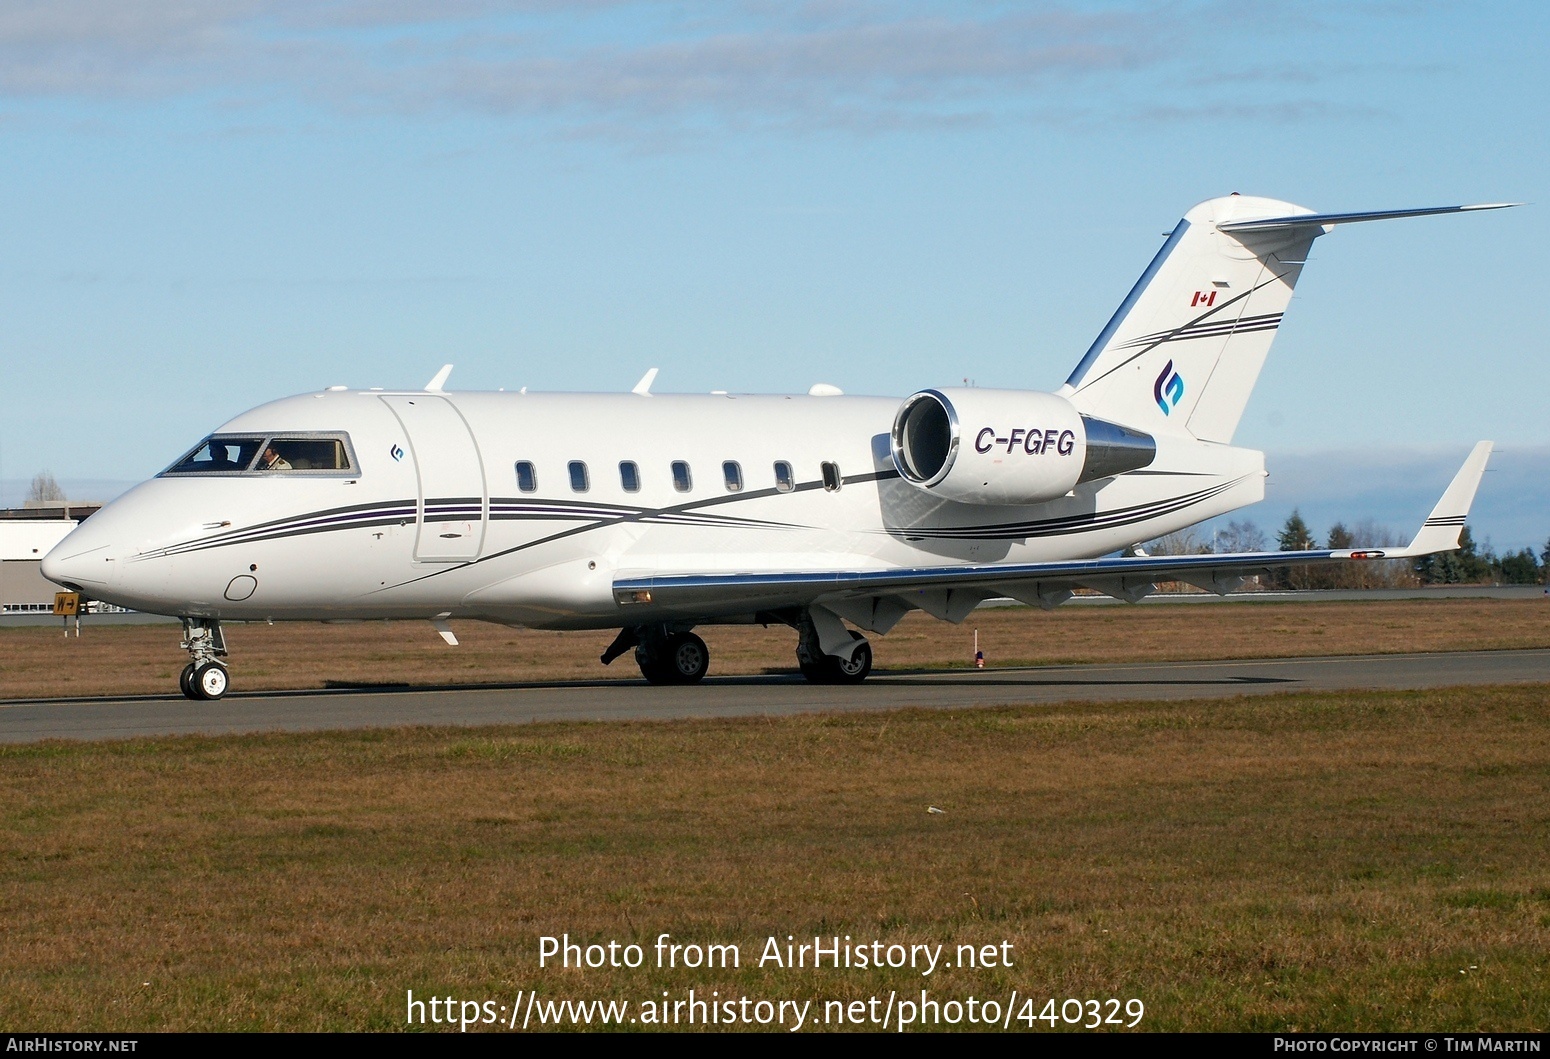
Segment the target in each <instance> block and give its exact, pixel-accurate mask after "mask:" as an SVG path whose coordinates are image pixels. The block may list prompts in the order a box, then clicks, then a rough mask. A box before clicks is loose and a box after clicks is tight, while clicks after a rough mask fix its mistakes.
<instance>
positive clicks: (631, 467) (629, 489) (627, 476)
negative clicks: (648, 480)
mask: <svg viewBox="0 0 1550 1059" xmlns="http://www.w3.org/2000/svg"><path fill="white" fill-rule="evenodd" d="M619 484H620V485H622V486H624V491H625V492H626V493H638V492H640V468H639V467H637V466H636V465H635V461H634V460H625V461H624V462H623V463H621V464H619Z"/></svg>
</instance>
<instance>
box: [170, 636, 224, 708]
mask: <svg viewBox="0 0 1550 1059" xmlns="http://www.w3.org/2000/svg"><path fill="white" fill-rule="evenodd" d="M180 646H181V647H182V648H183V650H185V651H187V652H188V656H189V658H190V659H192V661H190V662H189V663H188V665H186V666H184V667H183V672H182V674H181V675H179V677H178V688H179V689H180V690H181V691H182V692H183V694H184V695H185V696H187V697H188V698H190V699H205V700H215V699H219V698H220V697H221V696H222V695H225V694H226V688H227V685H228V684H229V683H230V681H229V679H228V677H227V673H226V667H225V666H224V665H222V664H221V663H220V662H218V661H216V659H218V658H224V657H226V636H225V634H224V633H222V632H221V623H220V622H218V621H214V620H212V619H209V618H184V619H183V643H182V644H181V645H180Z"/></svg>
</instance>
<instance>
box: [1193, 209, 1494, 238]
mask: <svg viewBox="0 0 1550 1059" xmlns="http://www.w3.org/2000/svg"><path fill="white" fill-rule="evenodd" d="M1521 205H1523V203H1521V202H1482V203H1479V204H1477V205H1474V206H1428V207H1426V208H1424V209H1419V210H1367V211H1364V212H1361V213H1302V214H1296V215H1294V216H1291V217H1265V218H1263V219H1261V220H1257V221H1228V222H1227V223H1225V224H1218V225H1217V226H1216V228H1217V231H1221V232H1278V231H1284V230H1285V229H1288V228H1314V227H1319V228H1323V227H1326V226H1328V225H1335V224H1354V223H1356V222H1357V221H1387V220H1391V219H1393V218H1395V217H1430V216H1432V215H1434V214H1438V213H1470V212H1472V211H1474V210H1505V209H1509V208H1511V207H1513V206H1521Z"/></svg>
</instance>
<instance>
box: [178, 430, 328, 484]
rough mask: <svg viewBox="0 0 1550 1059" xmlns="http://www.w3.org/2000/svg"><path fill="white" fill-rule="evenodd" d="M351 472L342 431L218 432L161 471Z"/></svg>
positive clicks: (251, 472) (182, 473)
mask: <svg viewBox="0 0 1550 1059" xmlns="http://www.w3.org/2000/svg"><path fill="white" fill-rule="evenodd" d="M284 473H295V474H308V473H310V474H353V473H355V463H354V460H353V459H352V458H351V453H350V439H349V437H348V436H346V435H343V434H274V435H270V436H267V437H266V436H259V435H246V436H225V435H217V436H212V437H208V438H205V439H204V440H203V441H201V442H200V443H199V444H198V445H195V446H194V449H193V451H192V452H190V453H189V454H188V455H187V456H184V457H183V458H182V459H181V460H179V461H178V462H177V463H174V464H173V465H172V466H171V467H168V468H167V469H166V470H165V471H163V472H162V474H165V475H172V474H176V475H185V474H284Z"/></svg>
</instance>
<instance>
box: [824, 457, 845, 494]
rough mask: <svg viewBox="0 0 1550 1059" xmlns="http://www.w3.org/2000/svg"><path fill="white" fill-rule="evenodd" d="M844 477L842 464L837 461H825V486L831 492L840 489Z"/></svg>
mask: <svg viewBox="0 0 1550 1059" xmlns="http://www.w3.org/2000/svg"><path fill="white" fill-rule="evenodd" d="M842 484H843V479H841V478H840V465H839V464H837V463H825V464H824V465H823V487H824V488H825V489H827V490H828V491H829V492H831V493H837V492H839V491H840V486H841V485H842Z"/></svg>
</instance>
